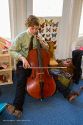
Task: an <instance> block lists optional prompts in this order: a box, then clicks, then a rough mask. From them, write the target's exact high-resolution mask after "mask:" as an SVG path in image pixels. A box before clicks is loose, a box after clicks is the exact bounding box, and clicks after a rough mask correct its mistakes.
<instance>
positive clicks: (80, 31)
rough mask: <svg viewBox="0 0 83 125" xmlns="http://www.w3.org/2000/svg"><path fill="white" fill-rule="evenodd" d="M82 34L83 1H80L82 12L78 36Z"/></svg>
mask: <svg viewBox="0 0 83 125" xmlns="http://www.w3.org/2000/svg"><path fill="white" fill-rule="evenodd" d="M81 36H83V3H82V12H81V19H80V27H79V37H81Z"/></svg>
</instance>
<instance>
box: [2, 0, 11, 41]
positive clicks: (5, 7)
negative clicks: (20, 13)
mask: <svg viewBox="0 0 83 125" xmlns="http://www.w3.org/2000/svg"><path fill="white" fill-rule="evenodd" d="M0 37H3V38H6V39H10V38H11V33H10V18H9V3H8V0H0Z"/></svg>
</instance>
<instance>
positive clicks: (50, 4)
mask: <svg viewBox="0 0 83 125" xmlns="http://www.w3.org/2000/svg"><path fill="white" fill-rule="evenodd" d="M62 9H63V0H33V14H34V15H36V16H39V17H49V16H62Z"/></svg>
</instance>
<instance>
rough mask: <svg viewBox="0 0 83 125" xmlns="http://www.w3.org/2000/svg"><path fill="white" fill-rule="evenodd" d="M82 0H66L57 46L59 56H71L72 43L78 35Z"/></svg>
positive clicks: (63, 57) (61, 57)
mask: <svg viewBox="0 0 83 125" xmlns="http://www.w3.org/2000/svg"><path fill="white" fill-rule="evenodd" d="M81 6H82V0H64V4H63V15H62V21H61V25H60V37H59V41H58V46H57V58H59V59H65V58H69V57H71V53H72V49H71V47H72V43H73V42H76V40H77V37H78V30H79V22H80V15H81Z"/></svg>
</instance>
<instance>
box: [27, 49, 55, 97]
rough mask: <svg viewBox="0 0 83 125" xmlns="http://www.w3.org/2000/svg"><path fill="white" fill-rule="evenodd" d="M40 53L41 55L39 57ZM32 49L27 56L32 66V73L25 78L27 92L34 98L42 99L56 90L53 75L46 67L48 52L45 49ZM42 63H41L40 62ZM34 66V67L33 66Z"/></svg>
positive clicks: (48, 59)
mask: <svg viewBox="0 0 83 125" xmlns="http://www.w3.org/2000/svg"><path fill="white" fill-rule="evenodd" d="M39 53H41V55H42V57H43V58H41V60H40V61H39V59H40V55H39ZM39 53H38V51H37V49H33V50H31V51H30V52H29V55H28V57H27V60H28V62H29V63H30V65H31V67H32V74H31V75H30V77H29V78H28V79H27V87H26V88H27V92H28V93H29V95H31V96H32V97H34V98H37V99H42V98H46V97H49V96H52V95H53V94H54V93H55V91H56V84H55V81H54V79H53V77H52V76H51V75H50V74H49V71H48V69H47V68H44V67H47V66H48V65H49V61H50V54H49V52H47V51H46V50H45V49H43V48H41V49H40V50H39ZM41 63H42V64H41ZM34 67H36V68H34Z"/></svg>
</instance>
